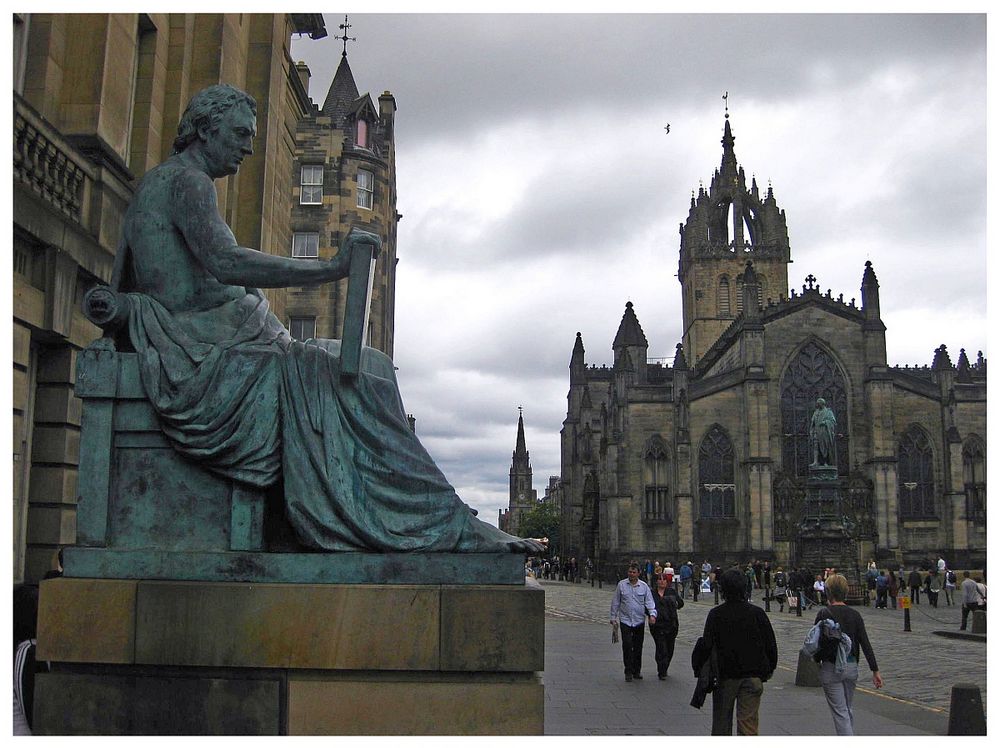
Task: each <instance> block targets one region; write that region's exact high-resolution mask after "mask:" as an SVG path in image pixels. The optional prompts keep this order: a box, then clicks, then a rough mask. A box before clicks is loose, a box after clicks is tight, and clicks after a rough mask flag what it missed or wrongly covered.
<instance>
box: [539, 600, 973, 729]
mask: <svg viewBox="0 0 1000 748" xmlns="http://www.w3.org/2000/svg"><path fill="white" fill-rule="evenodd" d="M541 586H542V588H543V589H544V590H545V594H546V601H545V607H546V634H545V640H546V641H545V645H546V647H545V648H546V653H545V673H544V682H545V699H546V706H545V732H546V734H547V735H657V734H663V735H708V734H709V733H710V732H711V702H710V700H709V702H708V703H706V705H705V706H704V707H703V708H702V709H701V710H697V709H695V708H693V707H691V706H690V705H689V701H690V698H691V693H692V692H693V691H694V684H695V681H694V676H693V674H692V673H691V667H690V659H691V649H692V648H693V646H694V642H695V640H696V639H697V638H698V636H700V635H701V632H702V629H703V627H704V622H705V616H706V615H707V614H708V611H709V610H710V609H711V608H712V606H713V598H711V597H709V598H707V599H706V598H705V597H704V596H702V597H701V598H699V601H698V602H697V603H694V602H692V601H691V600H690V599H688V600H687V601H686V604H685V607H684V608H683V609H682V610H681V611H679V617H680V625H681V631H680V633H679V634H678V638H677V645H676V649H675V653H674V662H673V664H672V665H671V668H670V676H669V678H668V679H667V680H666V681H659V680H657V678H656V668H655V664H654V662H653V647H652V638H651V637H649V636H648V635H647V637H646V645H645V647H644V649H643V663H644V666H643V671H644V675H645V676H646V677H645V678H644V679H643V680H642V681H635V682H632V683H626V682H625V681H624V677H623V673H622V663H621V647H620V645H618V644H612V643H611V632H610V626H609V625H608V610H609V608H610V604H611V594H612V592H613V590H614V588H613V586H609V585H604V586H603V588H602V589H598V588H597V587H591V586H590V585H589V584H570V583H567V582H555V581H549V580H541ZM758 598H759V596H758ZM942 600H943V598H942ZM756 602H757V603H758V604H759V599H758V600H757V601H756ZM858 610H860V611H861V613H862V615H863V616H864V617H865V625H866V628H867V629H868V632H869V638H870V639H871V640H872V645H873V647H874V648H875V653H876V656H877V657H878V659H879V668H880V669H881V671H882V675H883V677H884V678H885V679H886V686H885V688H883V689H881V690H880V691H878V692H876V691H875V689H874V687H873V686H872V684H871V678H870V674H869V672H868V669H867V665H866V664H864V663H862V665H861V671H862V674H861V679H860V680H859V682H858V685H859V687H858V691H857V694H856V696H855V704H854V706H855V727H856V730H857V732H858V734H860V735H944V734H946V733H947V727H948V708H949V706H950V700H951V686H952V685H953V684H954V683H959V682H972V683H975V684H977V685H978V686H979V687H980V689H981V691H982V694H983V702H984V704H985V702H986V645H985V644H984V643H982V642H978V641H970V640H967V639H947V638H944V637H941V636H937V635H935V634H934V633H933V632H934V631H935V630H942V629H952V630H958V626H959V622H960V619H961V611H960V608H959V607H958V606H953V607H950V608H949V607H947V606H944V605H942V607H939V608H936V609H935V608H930V607H929V606H927V605H926V604H925V605H921V606H919V607H916V608H914V609H912V610H911V628H912V631H911V632H904V631H903V613H902V611H901V610H892V609H889V610H875V609H871V608H867V609H861V608H859V609H858ZM814 616H815V610H813V611H804V612H803V616H802V617H801V618H799V617H797V616H795V615H794V614H789V613H788V612H787V611H786V612H784V613H779V612H778V609H777V607H775V608H774V609H773V610H772V612H771V614H770V618H771V622H772V625H773V626H774V629H775V635H776V637H777V639H778V656H779V665H778V670H777V671H776V672H775V674H774V677H773V678H772V679H771V681H769V682H768V683H767V684H766V685H765V691H764V697H763V700H762V703H761V734H764V735H833V734H834V731H833V721H832V719H831V718H830V715H829V712H828V710H827V708H826V702H825V700H824V698H823V694H822V691H821V690H820V689H819V688H805V687H798V686H795V685H794V681H795V668H796V665H797V662H798V651H799V647H800V646H801V643H802V639H803V638H804V637H805V633H806V631H807V630H808V629H809V627H810V626H811V625H812V620H813V618H814ZM710 698H711V697H709V699H710Z"/></svg>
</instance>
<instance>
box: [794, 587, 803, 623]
mask: <svg viewBox="0 0 1000 748" xmlns="http://www.w3.org/2000/svg"><path fill="white" fill-rule="evenodd" d="M795 615H796V616H798V617H799V618H801V617H802V593H801V592H799V593H796V595H795Z"/></svg>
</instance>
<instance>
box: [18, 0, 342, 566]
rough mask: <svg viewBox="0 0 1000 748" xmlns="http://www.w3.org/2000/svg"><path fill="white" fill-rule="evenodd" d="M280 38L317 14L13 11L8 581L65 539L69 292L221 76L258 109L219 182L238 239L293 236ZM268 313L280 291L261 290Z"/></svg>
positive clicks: (280, 242) (294, 85)
mask: <svg viewBox="0 0 1000 748" xmlns="http://www.w3.org/2000/svg"><path fill="white" fill-rule="evenodd" d="M292 34H309V35H310V36H312V37H313V38H320V37H322V36H325V35H326V30H325V27H324V24H323V19H322V16H320V15H318V14H276V15H275V14H238V13H237V14H217V13H211V14H210V13H198V14H152V13H151V14H144V13H138V14H136V13H116V14H96V13H94V14H90V13H88V14H45V13H38V14H34V13H31V14H27V13H15V14H14V93H13V97H14V117H13V119H14V138H13V140H14V169H13V182H14V189H13V192H14V247H13V291H14V293H13V298H14V304H13V306H14V320H13V383H14V387H13V409H14V411H13V431H14V434H13V436H14V438H13V442H14V451H13V462H14V471H13V472H14V480H13V494H14V502H13V503H14V512H13V514H14V522H13V525H14V526H13V541H14V549H13V551H14V554H13V555H14V581H15V582H22V581H24V582H28V583H35V582H37V581H38V580H39V579H40V578H41V577H42V575H43V574H44V573H45V572H46V571H47V570H48V569H50V568H51V567H52V564H53V561H54V557H55V554H56V551H57V550H58V549H59V548H60V547H62V546H64V545H69V544H72V543H73V542H74V540H75V536H76V478H77V467H78V464H79V460H80V452H81V449H87V448H88V445H81V444H80V412H81V408H80V400H78V399H76V398H75V397H74V395H73V387H74V381H75V368H76V355H77V352H78V351H80V350H81V349H82V348H83V347H84V346H86V345H87V344H88V343H90V342H91V341H92V340H94V339H95V338H97V337H100V335H101V331H100V330H99V329H98V328H97V327H95V326H93V325H92V324H91V323H90V322H88V321H87V320H86V319H85V318H84V317H83V315H82V314H81V312H80V302H81V299H82V296H83V294H84V293H85V292H86V291H87V290H88V289H89V288H90V287H92V286H94V285H96V284H98V283H103V282H107V281H108V280H110V278H111V270H112V265H113V263H114V257H115V252H116V248H117V246H118V242H119V238H120V231H121V223H122V217H123V215H124V211H125V208H126V206H127V205H128V202H129V199H130V198H131V195H132V193H133V190H134V189H135V185H136V184H137V182H138V180H139V178H141V177H142V175H143V174H145V173H146V171H148V170H149V169H150V168H151V167H153V166H155V165H156V164H158V163H160V162H161V161H163V160H164V159H165V158H167V157H168V156H169V155H170V154H171V151H172V143H173V139H174V136H175V135H176V129H177V122H178V120H179V119H180V116H181V114H182V112H183V110H184V107H185V106H186V105H187V102H188V100H189V99H190V98H191V96H192V95H193V94H195V93H196V92H198V91H199V90H201V89H202V88H204V87H206V86H209V85H212V84H215V83H230V84H233V85H235V86H237V87H239V88H242V89H244V90H246V91H247V92H248V93H250V94H251V95H252V96H253V97H254V98H255V99H256V100H257V103H258V117H257V137H256V138H255V141H254V151H255V153H254V155H253V156H251V157H250V158H248V159H247V160H246V161H245V162H244V164H243V166H242V167H241V169H240V172H239V174H238V175H236V176H232V177H229V178H227V179H225V180H220V181H218V182H217V183H216V184H217V190H218V193H219V209H220V211H221V213H222V215H223V217H224V218H225V219H226V222H227V223H228V224H229V225H230V226H231V227H232V228H233V231H234V233H235V235H236V239H237V241H239V242H240V243H241V244H243V245H245V246H249V247H255V248H260V249H262V250H263V251H265V252H272V253H278V252H283V251H287V250H286V248H287V247H290V246H291V242H292V195H293V190H292V189H288V188H287V186H288V184H289V181H290V179H291V175H292V174H293V172H294V169H293V164H295V163H296V161H297V156H296V152H295V144H294V141H293V139H292V138H290V137H289V133H294V132H295V129H296V123H297V122H298V121H299V120H300V119H301V118H302V117H303V116H305V115H306V114H307V113H309V112H310V111H311V108H312V107H311V103H310V101H309V98H308V95H307V91H306V88H305V86H304V85H303V79H302V77H301V76H300V72H299V71H297V70H296V69H295V67H294V65H293V64H292V62H291V57H290V51H289V50H290V43H291V37H292ZM268 296H269V298H270V299H271V301H272V309H273V310H274V312H275V314H276V315H278V317H279V319H281V318H285V317H287V315H286V312H285V309H284V297H283V295H282V294H272V293H268Z"/></svg>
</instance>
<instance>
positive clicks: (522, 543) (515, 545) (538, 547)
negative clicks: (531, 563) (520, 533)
mask: <svg viewBox="0 0 1000 748" xmlns="http://www.w3.org/2000/svg"><path fill="white" fill-rule="evenodd" d="M507 547H508V548H509V549H510V552H511V553H528V554H534V553H542V552H544V551H545V543H543V542H542V541H541V540H537V539H536V538H515V539H514V542H512V543H507Z"/></svg>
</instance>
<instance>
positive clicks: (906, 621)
mask: <svg viewBox="0 0 1000 748" xmlns="http://www.w3.org/2000/svg"><path fill="white" fill-rule="evenodd" d="M903 631H912V629H911V628H910V606H906V607H905V608H903Z"/></svg>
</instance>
